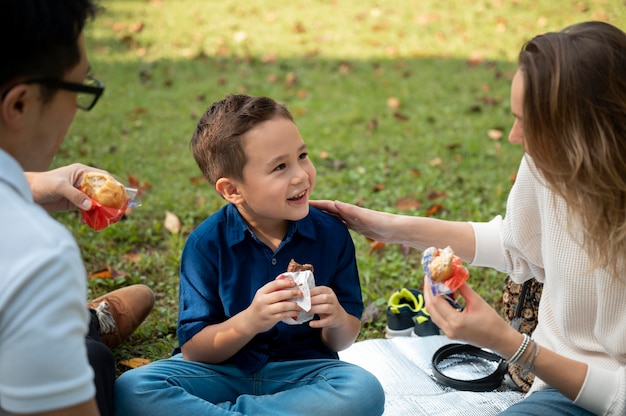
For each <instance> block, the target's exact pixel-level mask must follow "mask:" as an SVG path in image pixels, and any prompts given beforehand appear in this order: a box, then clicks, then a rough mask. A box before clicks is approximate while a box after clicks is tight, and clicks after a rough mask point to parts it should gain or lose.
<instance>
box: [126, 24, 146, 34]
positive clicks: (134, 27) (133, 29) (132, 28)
mask: <svg viewBox="0 0 626 416" xmlns="http://www.w3.org/2000/svg"><path fill="white" fill-rule="evenodd" d="M143 28H144V24H143V22H136V23H131V24H130V25H129V26H128V31H129V32H132V33H140V32H141V31H142V30H143Z"/></svg>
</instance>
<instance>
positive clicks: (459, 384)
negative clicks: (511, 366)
mask: <svg viewBox="0 0 626 416" xmlns="http://www.w3.org/2000/svg"><path fill="white" fill-rule="evenodd" d="M454 355H470V356H472V357H477V358H481V359H483V360H488V361H493V362H496V363H498V366H497V368H496V369H495V370H494V371H493V373H491V374H489V375H487V376H485V377H482V378H477V379H472V380H459V379H455V378H452V377H449V376H446V375H445V374H443V373H442V372H441V371H440V369H439V364H440V363H441V362H442V361H443V360H445V359H447V358H449V357H451V356H454ZM432 367H433V376H434V377H435V380H437V381H438V382H439V383H441V384H443V385H444V386H448V387H452V388H453V389H456V390H463V391H475V392H484V391H492V390H495V389H497V388H498V387H500V386H501V385H502V380H503V378H504V374H505V373H506V372H507V369H508V363H507V362H506V361H505V360H504V359H503V358H502V357H500V356H499V355H497V354H494V353H492V352H489V351H485V350H483V349H481V348H478V347H475V346H473V345H469V344H454V343H453V344H447V345H444V346H443V347H441V348H439V349H438V350H437V351H436V352H435V353H434V354H433V359H432Z"/></svg>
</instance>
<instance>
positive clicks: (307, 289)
mask: <svg viewBox="0 0 626 416" xmlns="http://www.w3.org/2000/svg"><path fill="white" fill-rule="evenodd" d="M288 277H291V278H292V279H293V281H294V282H295V283H296V286H297V287H298V289H300V291H301V292H302V297H300V298H298V299H294V300H295V302H296V303H297V304H298V306H299V307H300V308H302V310H301V311H300V313H299V314H298V315H297V316H293V317H291V318H286V319H283V322H284V323H286V324H289V325H297V324H301V323H304V322H307V321H310V320H311V319H313V317H314V316H315V315H313V314H311V313H307V311H309V310H311V289H312V288H314V287H315V277H314V276H313V266H312V265H311V264H308V263H307V264H300V263H298V262H296V261H295V260H294V259H291V261H290V262H289V266H287V271H286V272H285V273H281V274H280V276H278V277H277V278H276V279H286V278H288Z"/></svg>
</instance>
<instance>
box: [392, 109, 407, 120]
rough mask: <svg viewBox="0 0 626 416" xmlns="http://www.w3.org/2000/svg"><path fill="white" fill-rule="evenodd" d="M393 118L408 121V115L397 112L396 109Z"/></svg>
mask: <svg viewBox="0 0 626 416" xmlns="http://www.w3.org/2000/svg"><path fill="white" fill-rule="evenodd" d="M393 118H395V119H396V120H400V121H409V116H407V115H406V114H402V113H399V112H397V111H395V112H394V113H393Z"/></svg>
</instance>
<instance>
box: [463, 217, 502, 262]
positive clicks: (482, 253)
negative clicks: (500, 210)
mask: <svg viewBox="0 0 626 416" xmlns="http://www.w3.org/2000/svg"><path fill="white" fill-rule="evenodd" d="M469 224H470V225H471V226H472V228H474V238H475V246H476V251H475V253H474V259H473V260H472V261H471V263H470V264H471V265H472V266H482V267H492V268H494V269H496V270H498V271H501V272H504V271H505V270H506V263H505V261H504V248H503V247H502V217H501V216H500V215H498V216H496V217H495V218H494V219H492V220H491V221H489V222H470V223H469Z"/></svg>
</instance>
